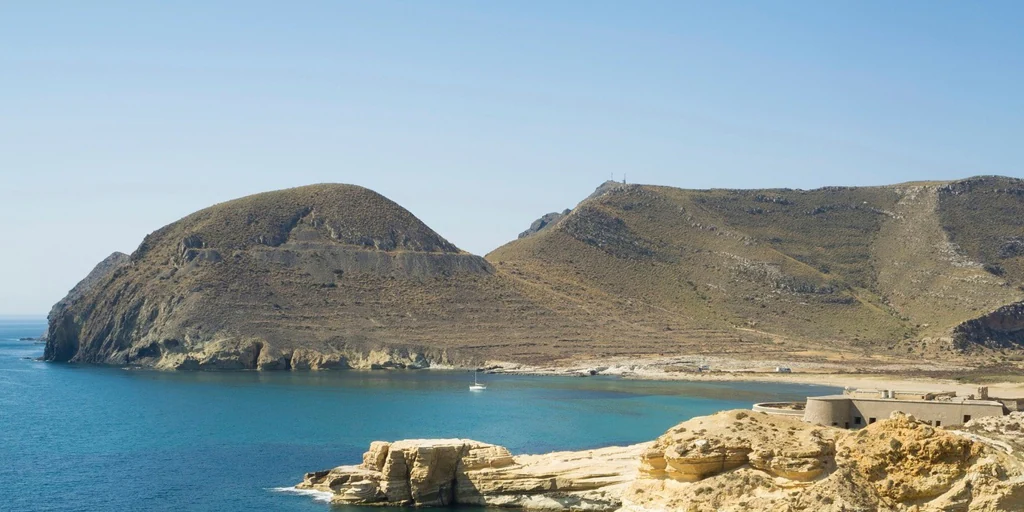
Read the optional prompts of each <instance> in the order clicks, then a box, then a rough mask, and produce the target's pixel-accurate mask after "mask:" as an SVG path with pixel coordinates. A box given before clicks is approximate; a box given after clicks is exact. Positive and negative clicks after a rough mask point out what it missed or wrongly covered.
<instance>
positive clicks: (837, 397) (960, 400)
mask: <svg viewBox="0 0 1024 512" xmlns="http://www.w3.org/2000/svg"><path fill="white" fill-rule="evenodd" d="M807 399H808V400H823V401H828V402H833V401H836V400H861V401H869V402H893V403H914V404H956V405H997V406H999V407H1002V406H1003V403H1002V402H997V401H995V400H971V399H969V398H961V397H952V398H947V399H944V400H914V399H904V398H882V397H874V396H851V395H825V396H809V397H807Z"/></svg>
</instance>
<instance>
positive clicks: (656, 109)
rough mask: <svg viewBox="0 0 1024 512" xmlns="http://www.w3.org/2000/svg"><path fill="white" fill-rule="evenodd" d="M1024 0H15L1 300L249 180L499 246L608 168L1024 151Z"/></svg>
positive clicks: (764, 177) (2, 145) (480, 250)
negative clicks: (373, 208) (380, 205)
mask: <svg viewBox="0 0 1024 512" xmlns="http://www.w3.org/2000/svg"><path fill="white" fill-rule="evenodd" d="M1021 27H1024V3H1022V2H1016V1H1007V2H1000V1H994V0H993V1H986V2H978V3H974V2H953V1H944V0H940V1H919V0H906V1H901V2H890V1H839V0H836V1H829V2H819V1H796V0H786V1H777V2H757V1H755V2H685V1H681V0H676V1H668V2H651V1H630V2H625V1H616V2H605V1H597V0H586V1H551V2H549V1H544V2H541V1H527V0H523V1H487V2H481V1H466V2H462V1H436V2H410V1H406V2H393V1H387V0H374V1H372V2H365V1H360V2H355V1H352V2H346V1H340V0H338V1H334V0H331V1H312V0H304V1H296V2H280V1H259V0H247V1H238V2H229V1H184V0H183V1H175V2H156V1H143V2H140V1H137V0H130V1H123V2H113V1H101V0H94V1H92V2H78V1H70V0H69V1H64V2H54V1H46V0H33V1H31V2H28V1H17V0H0V240H3V243H4V250H3V251H0V314H26V315H32V314H45V312H46V311H48V310H49V308H50V306H51V305H52V304H53V303H54V302H56V301H57V300H58V299H59V298H61V297H62V296H63V295H64V294H65V293H66V292H67V290H68V289H70V288H71V287H72V286H73V285H74V284H75V283H76V282H77V281H78V280H79V279H81V278H82V277H84V276H85V274H86V273H87V272H88V271H89V270H90V269H91V268H92V266H93V265H95V264H96V263H97V262H98V261H100V260H101V259H103V258H104V257H105V256H107V255H108V254H110V253H111V252H113V251H123V252H131V251H133V250H134V249H135V248H136V247H137V246H138V244H139V242H140V241H141V240H142V238H143V237H144V236H145V235H146V234H147V233H149V232H151V231H153V230H156V229H158V228H159V227H161V226H163V225H166V224H168V223H170V222H173V221H175V220H177V219H179V218H181V217H183V216H185V215H187V214H189V213H191V212H193V211H195V210H198V209H201V208H204V207H206V206H209V205H211V204H214V203H217V202H221V201H225V200H228V199H232V198H236V197H241V196H244V195H248V194H252V193H256V192H262V191H267V190H274V189H280V188H287V187H292V186H299V185H305V184H311V183H320V182H340V183H354V184H358V185H362V186H365V187H368V188H371V189H373V190H376V191H377V192H380V193H382V194H384V195H385V196H387V197H389V198H391V199H393V200H395V201H396V202H398V203H399V204H401V205H402V206H404V207H406V208H407V209H409V210H410V211H412V212H413V213H414V214H415V215H416V216H418V217H419V218H420V219H422V220H423V221H424V222H426V223H427V225H429V226H430V227H432V228H433V229H434V230H436V231H437V232H438V233H440V234H441V235H442V236H444V237H445V238H447V239H448V240H450V241H452V242H453V243H455V244H456V245H458V246H459V247H461V248H463V249H466V250H468V251H471V252H474V253H476V254H485V253H487V252H489V251H491V250H493V249H494V248H496V247H498V246H500V245H501V244H503V243H505V242H507V241H509V240H512V239H514V238H515V237H516V235H517V234H518V233H519V232H520V231H522V230H524V229H525V228H526V227H528V226H529V224H530V222H531V221H533V220H534V219H535V218H537V217H539V216H540V215H542V214H544V213H546V212H550V211H555V210H561V209H564V208H568V207H572V206H574V205H575V204H576V203H577V202H579V201H580V200H581V199H582V198H584V197H585V196H586V195H588V194H589V193H590V192H591V191H592V190H593V189H594V188H595V187H597V186H598V185H599V184H600V183H601V182H603V181H604V180H607V179H609V178H610V177H612V176H614V177H615V179H617V180H621V179H623V178H624V177H625V179H626V180H628V181H629V182H640V183H650V184H658V185H670V186H676V187H683V188H715V187H729V188H762V187H790V188H804V189H808V188H815V187H820V186H826V185H879V184H889V183H898V182H904V181H912V180H926V179H927V180H944V179H955V178H962V177H967V176H972V175H978V174H1002V175H1008V176H1017V177H1024V30H1022V29H1021Z"/></svg>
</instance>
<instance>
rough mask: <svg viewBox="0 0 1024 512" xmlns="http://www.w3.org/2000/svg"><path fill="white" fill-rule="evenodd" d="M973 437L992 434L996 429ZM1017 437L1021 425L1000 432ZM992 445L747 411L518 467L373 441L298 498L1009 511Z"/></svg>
mask: <svg viewBox="0 0 1024 512" xmlns="http://www.w3.org/2000/svg"><path fill="white" fill-rule="evenodd" d="M996 423H997V422H992V421H989V422H987V423H985V424H984V425H981V424H978V425H976V426H975V427H974V430H978V431H982V432H985V433H986V435H988V436H992V435H993V432H994V431H995V432H998V431H1000V428H1001V425H1002V423H1000V424H998V425H997V424H996ZM1004 423H1006V425H1010V424H1011V423H1012V425H1015V426H1010V427H1007V428H1009V429H1010V430H1012V429H1014V428H1020V423H1021V422H1019V421H1011V422H1004ZM988 441H991V439H990V438H986V439H981V438H980V437H979V436H977V435H976V434H965V433H963V432H954V431H946V430H944V429H941V428H935V427H932V426H929V425H926V424H924V423H920V422H917V421H916V420H915V419H914V418H913V417H911V416H906V415H903V414H899V413H897V414H894V415H893V417H892V418H890V419H888V420H883V421H879V422H877V423H874V424H872V425H869V426H868V427H866V428H864V429H862V430H859V431H846V430H839V429H834V428H828V427H821V426H818V425H812V424H808V423H804V422H802V421H800V420H799V419H794V418H787V417H780V416H769V415H766V414H763V413H754V412H750V411H726V412H722V413H719V414H715V415H712V416H706V417H701V418H694V419H692V420H690V421H687V422H684V423H682V424H680V425H678V426H676V427H674V428H672V429H671V430H669V431H668V432H666V433H665V434H664V435H663V436H661V437H660V438H658V439H657V440H656V441H655V442H653V443H647V444H639V445H633V446H629V447H624V448H619V447H613V448H604V449H599V450H588V451H581V452H560V453H550V454H546V455H521V456H513V455H512V454H510V453H509V452H508V450H506V449H505V448H503V447H501V446H496V445H491V444H487V443H481V442H478V441H471V440H465V439H440V440H411V441H398V442H395V443H385V442H379V441H378V442H374V443H373V444H372V445H371V446H370V450H369V451H367V452H366V454H365V455H364V456H363V462H362V464H359V465H357V466H341V467H338V468H334V469H332V470H326V471H319V472H315V473H309V474H307V475H306V478H305V480H304V481H303V482H302V483H301V484H299V486H298V487H299V488H303V489H314V490H320V491H326V492H330V493H332V494H333V495H334V498H333V501H334V503H337V504H377V505H380V504H391V505H417V506H433V505H447V504H452V503H462V504H476V505H489V506H503V507H518V508H524V509H534V510H609V511H610V510H623V511H630V512H653V511H663V510H685V511H695V512H697V511H709V512H710V511H735V512H740V511H759V510H770V511H792V512H796V511H800V510H817V511H825V512H829V511H834V512H840V511H847V512H848V511H864V512H867V511H891V512H904V511H906V512H910V511H915V512H924V511H976V512H995V511H1015V510H1024V470H1022V464H1021V460H1020V459H1019V458H1017V456H1015V455H1013V454H1012V453H1011V452H1012V449H1011V450H1010V451H1007V450H1006V449H1005V447H1003V446H1000V445H999V443H995V444H993V443H991V442H988Z"/></svg>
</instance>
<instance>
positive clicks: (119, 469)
mask: <svg viewBox="0 0 1024 512" xmlns="http://www.w3.org/2000/svg"><path fill="white" fill-rule="evenodd" d="M43 327H44V326H43V322H42V321H41V320H18V319H0V510H17V511H36V510H39V511H42V510H84V511H94V510H211V511H214V510H216V511H233V510H246V511H248V510H280V511H319V512H329V511H330V512H336V511H337V510H340V509H334V510H333V511H332V510H331V508H330V507H329V506H328V505H326V504H324V503H320V502H316V501H314V500H312V499H310V498H309V497H305V496H294V495H288V494H283V493H280V492H275V491H273V490H272V489H274V488H276V487H283V486H290V485H293V484H295V483H296V482H298V481H300V480H301V479H302V475H303V473H304V472H306V471H312V470H316V469H323V468H328V467H333V466H336V465H340V464H350V463H356V462H358V461H359V460H360V457H361V454H362V452H363V451H364V450H365V449H366V447H367V445H368V444H369V443H370V441H373V440H375V439H384V440H394V439H402V438H414V437H468V438H473V439H479V440H482V441H487V442H493V443H498V444H502V445H505V446H507V447H509V449H511V450H512V451H513V452H514V453H522V452H545V451H550V450H563V449H583V448H593V447H598V446H608V445H615V444H629V443H635V442H640V441H645V440H650V439H653V438H654V437H656V436H658V435H660V434H661V433H662V432H663V431H665V430H666V429H668V428H669V427H671V426H672V425H674V424H676V423H678V422H680V421H683V420H685V419H688V418H690V417H693V416H699V415H703V414H708V413H712V412H715V411H718V410H721V409H728V408H746V407H750V405H751V404H752V403H754V402H758V401H765V400H782V399H797V398H803V397H804V396H806V395H807V394H809V393H810V394H818V393H821V394H824V393H827V392H834V391H835V389H833V388H823V387H810V386H797V385H775V384H743V383H735V384H727V383H706V384H705V383H682V382H678V383H672V382H651V381H624V380H619V379H614V378H604V377H590V378H568V377H512V376H496V375H488V376H486V377H484V380H485V381H486V384H487V385H488V389H487V391H485V392H483V393H470V392H469V391H468V389H467V386H468V384H469V383H470V382H471V381H472V376H471V374H469V373H459V372H433V371H429V372H428V371H420V372H404V371H399V372H386V371H379V372H359V371H349V372H333V373H287V372H281V373H257V372H237V373H167V372H154V371H127V370H121V369H114V368H96V367H82V366H73V365H60V364H48V363H42V362H38V361H34V360H31V359H32V358H35V357H38V356H39V355H41V354H42V346H41V345H37V344H33V343H32V342H26V341H17V339H18V338H20V337H26V336H36V335H38V334H39V333H40V332H42V330H43ZM26 358H28V359H26ZM359 510H361V511H363V512H365V511H366V510H368V509H359ZM374 510H381V509H374Z"/></svg>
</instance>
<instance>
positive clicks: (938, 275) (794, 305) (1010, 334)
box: [45, 176, 1024, 370]
mask: <svg viewBox="0 0 1024 512" xmlns="http://www.w3.org/2000/svg"><path fill="white" fill-rule="evenodd" d="M989 206H991V208H988V207H989ZM1018 213H1020V214H1021V215H1017V214H1018ZM1017 219H1024V182H1022V181H1021V180H1018V179H1015V178H1005V177H993V176H980V177H973V178H967V179H964V180H955V181H948V182H914V183H906V184H899V185H888V186H877V187H823V188H819V189H814V190H796V189H750V190H734V189H709V190H687V189H677V188H672V187H662V186H653V185H636V184H628V185H627V184H621V183H615V182H606V183H605V184H602V186H601V187H599V188H598V189H597V190H596V191H595V192H594V194H591V195H590V196H589V197H587V198H585V199H584V200H583V201H581V202H580V203H579V204H578V205H576V206H575V207H574V208H572V209H570V210H567V211H566V212H563V213H562V214H560V216H559V218H558V219H557V221H554V222H550V221H549V222H546V223H544V225H542V226H539V229H535V230H532V232H529V231H528V234H527V233H524V234H525V235H527V236H523V237H521V238H519V239H517V240H514V241H512V242H509V243H508V244H505V245H503V246H502V247H499V248H497V249H495V250H494V251H491V252H490V253H488V254H487V255H486V256H485V257H479V256H474V255H471V254H468V253H466V252H465V251H462V250H460V249H458V247H456V246H455V245H454V244H451V243H450V242H448V241H447V240H445V239H444V238H442V237H441V236H440V235H438V234H437V233H436V232H434V231H433V230H431V229H430V228H429V227H427V226H425V225H423V223H422V222H420V221H419V219H417V218H416V217H415V216H414V215H413V214H412V213H410V212H408V211H407V210H405V209H404V208H402V207H401V206H399V205H397V204H395V203H394V202H392V201H390V200H388V199H387V198H385V197H383V196H381V195H379V194H377V193H375V192H373V191H370V190H368V189H364V188H362V187H357V186H353V185H333V184H321V185H312V186H307V187H298V188H295V189H287V190H283V191H275V192H267V193H263V194H257V195H254V196H247V197H245V198H240V199H236V200H233V201H228V202H225V203H221V204H218V205H214V206H212V207H210V208H207V209H204V210H200V211H199V212H196V213H194V214H192V215H189V216H186V217H185V218H183V219H181V220H179V221H177V222H175V223H172V224H169V225H168V226H165V227H163V228H161V229H159V230H157V231H155V232H153V233H151V234H150V235H148V236H147V237H146V238H145V239H144V240H143V242H142V243H141V244H140V246H139V248H138V249H137V250H136V251H135V252H134V253H133V254H132V255H131V264H130V266H128V267H126V268H123V269H118V270H117V271H115V272H113V273H112V274H111V275H110V276H108V277H107V278H106V281H105V282H104V283H101V285H99V286H97V287H95V289H93V290H91V291H90V292H89V293H87V294H85V295H83V296H82V297H80V298H78V299H77V300H76V301H74V303H73V304H71V305H69V306H68V307H67V308H65V311H64V313H63V314H61V315H59V316H58V317H57V318H54V319H51V322H50V329H51V331H53V332H56V333H58V335H57V336H56V337H53V336H51V338H54V339H52V340H51V343H48V344H47V348H46V354H45V357H46V359H47V360H52V361H74V362H93V363H104V364H121V365H123V364H128V365H141V366H155V367H159V368H176V369H248V368H257V369H267V370H270V369H306V368H313V369H316V368H346V367H357V368H361V367H367V368H370V367H424V366H429V365H438V364H440V365H474V364H484V363H485V362H487V361H494V360H501V361H511V362H518V363H524V364H532V363H537V362H541V361H544V362H551V361H558V360H570V359H573V358H581V357H601V356H602V355H636V356H637V357H643V356H652V355H664V354H671V353H701V354H731V355H736V356H737V357H755V356H763V357H767V356H771V357H776V356H779V357H790V358H801V357H812V358H830V357H834V356H836V355H840V356H843V357H845V356H846V355H850V356H857V357H862V358H866V359H870V358H872V357H877V356H884V357H886V358H891V359H893V360H908V359H911V360H912V359H917V358H920V357H922V356H924V357H933V356H934V357H942V358H960V357H973V356H972V354H973V355H976V356H979V357H982V358H989V359H992V358H993V357H998V356H997V355H995V354H994V353H993V352H992V351H993V350H994V349H995V350H1001V349H1006V348H1009V349H1012V350H1017V349H1019V348H1020V347H1021V346H1024V322H1017V321H1016V320H1013V321H1006V320H1005V319H1006V318H1010V317H1012V315H1010V313H1011V312H1015V311H1017V310H1016V309H1015V308H1013V307H1011V306H1012V305H1013V304H1016V303H1020V302H1021V301H1022V299H1024V292H1022V289H1024V288H1021V287H1022V286H1024V222H1022V221H1018V220H1017ZM1019 248H1020V250H1018V249H1019ZM1000 311H1002V313H1000ZM993 315H994V316H995V317H993ZM1017 316H1020V315H1017ZM1014 318H1015V317H1014ZM972 321H973V322H975V324H978V322H982V323H983V324H984V325H983V327H979V326H978V325H980V324H978V325H975V324H968V323H969V322H972ZM965 325H967V326H968V327H962V326H965ZM970 325H975V327H970ZM993 339H998V340H999V341H998V342H992V340H993ZM965 354H966V355H965Z"/></svg>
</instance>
